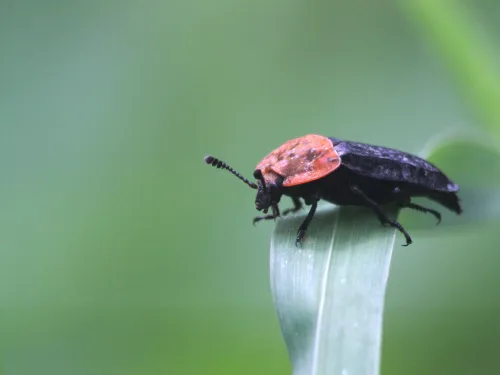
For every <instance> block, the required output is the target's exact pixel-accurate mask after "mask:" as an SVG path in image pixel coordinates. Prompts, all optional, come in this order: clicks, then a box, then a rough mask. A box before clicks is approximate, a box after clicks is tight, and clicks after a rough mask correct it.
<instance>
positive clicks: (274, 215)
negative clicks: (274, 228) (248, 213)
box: [253, 203, 280, 225]
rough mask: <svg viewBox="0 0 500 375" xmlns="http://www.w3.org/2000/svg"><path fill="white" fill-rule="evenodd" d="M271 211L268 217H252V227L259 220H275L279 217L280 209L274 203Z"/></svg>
mask: <svg viewBox="0 0 500 375" xmlns="http://www.w3.org/2000/svg"><path fill="white" fill-rule="evenodd" d="M271 208H272V210H273V213H272V214H270V215H265V216H257V217H254V218H253V225H255V223H257V222H259V221H261V220H276V218H277V217H279V216H280V209H279V207H278V205H277V204H276V203H275V204H273V205H272V206H271Z"/></svg>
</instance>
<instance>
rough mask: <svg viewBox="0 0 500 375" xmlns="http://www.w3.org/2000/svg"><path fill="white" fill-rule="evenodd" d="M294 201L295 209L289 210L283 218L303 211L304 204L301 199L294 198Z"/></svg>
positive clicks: (284, 212) (284, 213)
mask: <svg viewBox="0 0 500 375" xmlns="http://www.w3.org/2000/svg"><path fill="white" fill-rule="evenodd" d="M292 201H293V207H292V208H287V209H286V210H285V211H283V216H286V215H288V214H293V213H295V212H297V211H300V210H301V209H302V203H301V202H300V199H299V198H296V197H293V198H292Z"/></svg>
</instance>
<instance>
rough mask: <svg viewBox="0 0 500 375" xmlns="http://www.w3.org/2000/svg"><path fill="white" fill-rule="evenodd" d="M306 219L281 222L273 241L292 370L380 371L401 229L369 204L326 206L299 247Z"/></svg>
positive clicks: (310, 374)
mask: <svg viewBox="0 0 500 375" xmlns="http://www.w3.org/2000/svg"><path fill="white" fill-rule="evenodd" d="M389 214H390V215H389V216H390V217H395V216H396V214H397V209H396V208H394V207H391V208H390V209H389ZM304 218H305V213H304V214H301V215H295V216H292V217H287V218H284V219H281V220H279V221H278V222H277V224H276V227H275V230H274V234H273V237H272V241H271V288H272V293H273V299H274V303H275V307H276V309H277V312H278V317H279V321H280V325H281V330H282V334H283V337H284V339H285V342H286V345H287V348H288V352H289V355H290V359H291V362H292V367H293V374H294V375H322V374H339V375H349V374H356V375H364V374H378V373H379V367H380V351H381V335H382V314H383V309H384V295H385V290H386V284H387V278H388V275H389V265H390V261H391V255H392V248H393V244H394V238H395V231H394V230H393V229H392V228H389V227H384V226H382V225H380V222H379V221H378V220H377V218H376V217H375V215H373V212H371V211H370V210H369V209H366V208H354V207H342V208H338V207H335V206H332V205H331V204H325V205H322V206H321V207H320V208H319V209H318V213H317V214H316V216H315V217H314V219H313V221H312V223H311V225H310V228H309V231H308V235H307V237H306V239H305V242H304V244H303V246H302V248H297V247H296V246H295V237H296V234H297V229H298V227H299V225H300V223H301V222H302V220H303V219H304ZM401 242H402V243H404V239H401Z"/></svg>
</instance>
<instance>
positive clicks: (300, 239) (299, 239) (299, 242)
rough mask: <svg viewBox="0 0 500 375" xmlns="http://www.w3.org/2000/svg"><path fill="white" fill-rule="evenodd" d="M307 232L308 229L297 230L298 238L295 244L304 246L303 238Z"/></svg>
mask: <svg viewBox="0 0 500 375" xmlns="http://www.w3.org/2000/svg"><path fill="white" fill-rule="evenodd" d="M306 234H307V230H300V229H299V231H298V232H297V238H296V239H295V246H297V247H302V240H303V239H304V237H305V236H306Z"/></svg>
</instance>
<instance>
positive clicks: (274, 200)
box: [253, 169, 282, 213]
mask: <svg viewBox="0 0 500 375" xmlns="http://www.w3.org/2000/svg"><path fill="white" fill-rule="evenodd" d="M253 176H254V177H255V178H256V179H257V180H258V185H257V186H258V187H257V196H256V197H255V208H256V209H257V210H258V211H264V213H267V211H268V210H269V207H271V206H276V205H277V204H278V202H279V201H280V198H281V189H280V185H281V183H282V181H281V180H280V179H276V180H275V181H274V182H269V181H268V182H267V183H266V180H265V179H264V176H263V175H262V171H261V170H260V169H256V170H255V172H254V173H253Z"/></svg>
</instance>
